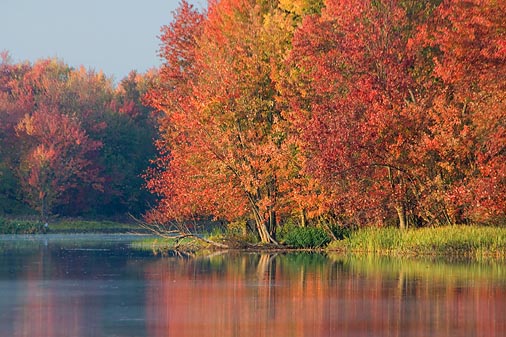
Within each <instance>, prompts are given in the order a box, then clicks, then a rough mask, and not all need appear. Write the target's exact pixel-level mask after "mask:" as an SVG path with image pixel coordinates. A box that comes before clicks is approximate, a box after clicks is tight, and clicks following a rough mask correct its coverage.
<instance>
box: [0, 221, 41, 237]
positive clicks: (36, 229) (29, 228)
mask: <svg viewBox="0 0 506 337" xmlns="http://www.w3.org/2000/svg"><path fill="white" fill-rule="evenodd" d="M47 231H48V227H46V226H45V225H44V223H42V222H40V221H31V220H9V219H4V218H0V234H41V233H47Z"/></svg>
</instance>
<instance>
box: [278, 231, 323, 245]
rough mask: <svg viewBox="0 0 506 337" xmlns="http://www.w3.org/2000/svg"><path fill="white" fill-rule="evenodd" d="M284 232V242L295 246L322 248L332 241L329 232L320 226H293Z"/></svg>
mask: <svg viewBox="0 0 506 337" xmlns="http://www.w3.org/2000/svg"><path fill="white" fill-rule="evenodd" d="M283 234H284V237H283V238H282V239H283V242H284V243H285V244H287V245H289V246H291V247H294V248H320V247H324V246H326V245H327V244H329V242H330V241H331V238H330V236H329V235H328V234H327V232H325V230H324V229H323V228H319V227H291V228H289V229H288V231H287V232H286V233H283Z"/></svg>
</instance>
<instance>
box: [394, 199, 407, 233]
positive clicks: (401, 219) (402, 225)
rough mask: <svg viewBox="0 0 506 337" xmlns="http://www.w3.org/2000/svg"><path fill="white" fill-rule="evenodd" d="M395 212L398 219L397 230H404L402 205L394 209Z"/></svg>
mask: <svg viewBox="0 0 506 337" xmlns="http://www.w3.org/2000/svg"><path fill="white" fill-rule="evenodd" d="M395 210H396V211H397V215H398V217H399V228H400V229H406V228H407V224H406V211H405V210H404V205H402V204H400V205H397V206H396V207H395Z"/></svg>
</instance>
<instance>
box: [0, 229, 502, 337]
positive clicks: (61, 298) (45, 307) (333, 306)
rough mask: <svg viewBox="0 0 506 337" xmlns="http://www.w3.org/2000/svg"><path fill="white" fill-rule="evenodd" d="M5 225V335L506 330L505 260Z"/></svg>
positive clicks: (0, 306) (0, 323)
mask: <svg viewBox="0 0 506 337" xmlns="http://www.w3.org/2000/svg"><path fill="white" fill-rule="evenodd" d="M136 239H137V238H136V237H134V236H121V235H105V236H103V235H66V236H63V235H45V236H0V336H2V337H4V336H5V337H17V336H27V337H38V336H48V337H49V336H65V337H79V336H132V337H133V336H135V337H140V336H154V337H155V336H164V337H169V336H170V337H186V336H199V337H208V336H216V337H229V336H237V337H243V336H255V337H256V336H259V337H260V336H269V337H278V336H286V337H291V336H293V337H300V336H307V337H319V336H329V337H330V336H375V337H376V336H421V337H428V336H438V337H442V336H449V337H450V336H451V337H454V336H484V337H495V336H506V265H505V264H497V263H489V264H478V263H462V262H461V263H445V262H428V261H411V260H402V261H401V260H395V259H386V258H346V257H340V256H323V255H319V254H306V253H298V254H277V255H276V254H273V255H269V254H221V255H219V254H217V255H215V256H211V257H206V258H198V259H192V258H185V257H182V256H165V257H160V256H153V254H151V253H148V252H139V251H135V250H133V249H131V248H130V243H131V242H132V241H133V240H136Z"/></svg>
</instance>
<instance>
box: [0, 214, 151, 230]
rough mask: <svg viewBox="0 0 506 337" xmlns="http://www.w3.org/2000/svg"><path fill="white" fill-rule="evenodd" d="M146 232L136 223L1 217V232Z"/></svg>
mask: <svg viewBox="0 0 506 337" xmlns="http://www.w3.org/2000/svg"><path fill="white" fill-rule="evenodd" d="M141 232H145V230H143V229H142V228H141V227H139V226H138V225H137V224H134V223H122V222H114V221H87V220H73V219H69V220H59V221H54V222H52V221H49V223H48V224H47V226H46V224H45V223H43V222H42V221H38V220H19V219H5V218H0V234H45V233H56V234H64V233H141Z"/></svg>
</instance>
